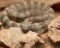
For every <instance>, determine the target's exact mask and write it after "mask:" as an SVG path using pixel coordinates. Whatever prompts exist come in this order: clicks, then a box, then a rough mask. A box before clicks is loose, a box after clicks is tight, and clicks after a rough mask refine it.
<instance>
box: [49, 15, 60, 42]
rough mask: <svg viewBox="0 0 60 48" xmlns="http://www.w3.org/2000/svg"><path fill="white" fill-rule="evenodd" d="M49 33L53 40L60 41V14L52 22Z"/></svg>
mask: <svg viewBox="0 0 60 48" xmlns="http://www.w3.org/2000/svg"><path fill="white" fill-rule="evenodd" d="M48 28H49V33H48V36H49V37H50V39H51V40H52V41H53V42H59V41H60V16H58V17H57V18H55V19H54V20H53V21H52V22H51V24H50V25H49V27H48Z"/></svg>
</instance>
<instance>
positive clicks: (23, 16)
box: [0, 0, 55, 33]
mask: <svg viewBox="0 0 60 48" xmlns="http://www.w3.org/2000/svg"><path fill="white" fill-rule="evenodd" d="M0 16H1V22H2V24H3V26H5V27H11V26H12V27H16V26H21V28H22V30H24V31H29V30H31V31H34V32H38V33H44V32H46V31H47V30H48V29H47V26H48V24H49V23H50V21H51V20H53V19H54V18H55V12H54V10H53V9H52V8H51V7H50V6H49V5H47V4H45V3H41V2H39V1H38V2H36V1H31V0H30V1H24V2H19V3H16V4H12V5H10V6H7V7H6V8H5V9H4V11H3V12H2V13H0Z"/></svg>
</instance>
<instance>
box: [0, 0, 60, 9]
mask: <svg viewBox="0 0 60 48" xmlns="http://www.w3.org/2000/svg"><path fill="white" fill-rule="evenodd" d="M20 1H22V0H10V1H9V0H0V8H1V7H6V6H8V5H11V4H13V3H17V2H20ZM24 1H25V0H24ZM33 1H41V2H44V3H47V4H49V5H53V4H56V3H58V2H60V0H53V1H52V0H33Z"/></svg>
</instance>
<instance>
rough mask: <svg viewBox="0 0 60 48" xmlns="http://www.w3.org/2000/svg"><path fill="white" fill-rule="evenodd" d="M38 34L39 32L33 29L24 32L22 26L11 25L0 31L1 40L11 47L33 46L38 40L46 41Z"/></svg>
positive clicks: (26, 47)
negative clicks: (14, 26)
mask: <svg viewBox="0 0 60 48" xmlns="http://www.w3.org/2000/svg"><path fill="white" fill-rule="evenodd" d="M37 35H38V34H37V33H35V32H32V31H29V32H28V33H27V34H24V33H23V32H22V31H21V29H20V28H13V27H11V28H9V29H2V30H1V31H0V41H1V42H3V43H4V44H5V45H7V46H8V47H10V48H19V47H23V48H31V47H32V46H33V45H34V44H35V43H36V42H37V41H39V42H40V43H44V41H43V39H42V38H41V37H39V36H37ZM21 43H22V44H24V46H22V45H21Z"/></svg>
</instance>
